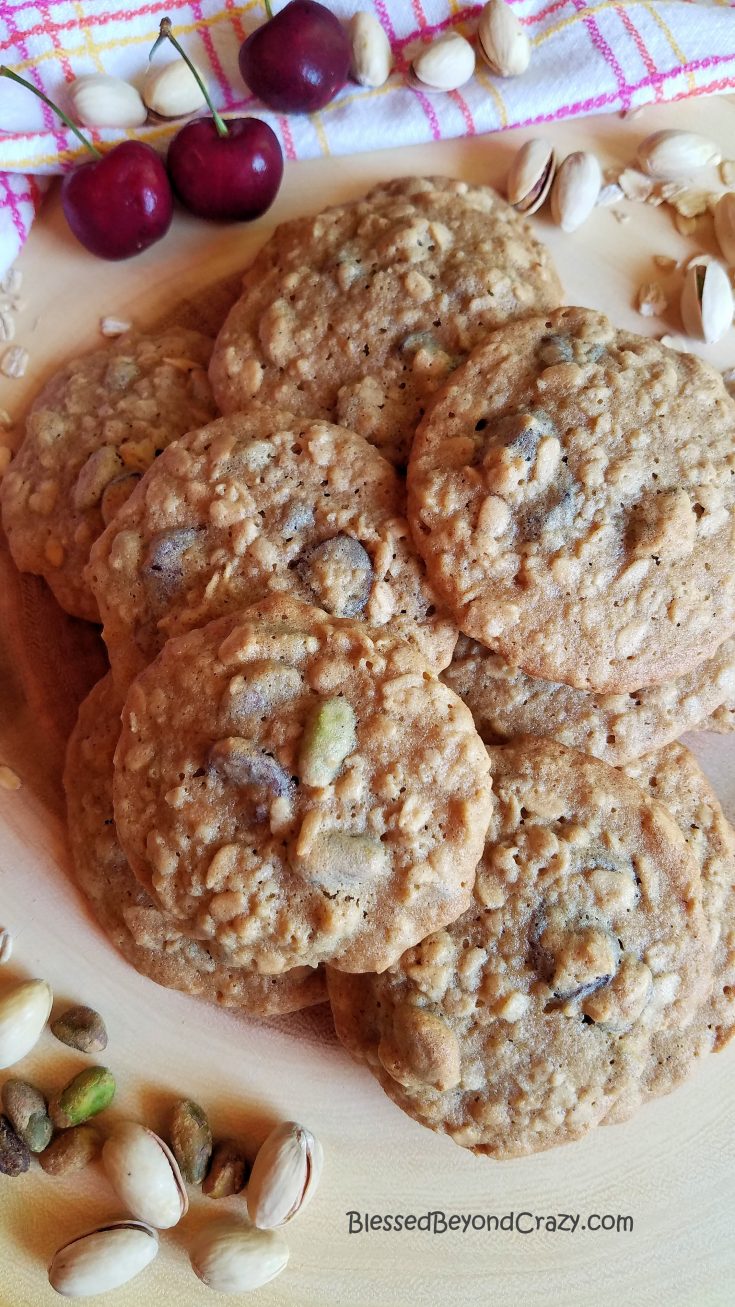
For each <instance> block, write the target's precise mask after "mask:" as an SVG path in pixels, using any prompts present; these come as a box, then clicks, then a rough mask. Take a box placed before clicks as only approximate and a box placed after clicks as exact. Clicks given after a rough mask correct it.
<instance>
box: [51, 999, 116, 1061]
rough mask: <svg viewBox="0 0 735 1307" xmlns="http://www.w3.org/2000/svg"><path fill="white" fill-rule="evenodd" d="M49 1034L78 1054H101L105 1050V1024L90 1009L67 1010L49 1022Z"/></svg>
mask: <svg viewBox="0 0 735 1307" xmlns="http://www.w3.org/2000/svg"><path fill="white" fill-rule="evenodd" d="M51 1033H52V1034H53V1035H55V1036H56V1038H57V1039H60V1040H61V1042H62V1044H67V1045H68V1046H69V1048H77V1049H78V1050H79V1052H80V1053H103V1052H104V1051H105V1049H106V1048H107V1030H106V1029H105V1023H104V1021H103V1020H102V1017H101V1016H100V1014H99V1012H95V1010H94V1008H92V1007H83V1006H81V1005H78V1006H77V1007H70V1008H67V1010H66V1012H62V1014H61V1016H60V1017H56V1019H55V1020H54V1021H52V1022H51Z"/></svg>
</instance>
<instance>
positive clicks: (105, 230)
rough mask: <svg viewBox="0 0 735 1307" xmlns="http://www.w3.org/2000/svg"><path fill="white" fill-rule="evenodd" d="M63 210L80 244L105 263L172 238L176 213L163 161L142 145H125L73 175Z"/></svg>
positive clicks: (66, 183) (63, 193) (64, 193)
mask: <svg viewBox="0 0 735 1307" xmlns="http://www.w3.org/2000/svg"><path fill="white" fill-rule="evenodd" d="M61 206H62V208H63V210H64V217H65V218H66V221H67V222H68V224H69V226H70V227H71V229H72V231H73V233H74V235H75V236H76V238H77V240H78V241H81V243H82V245H84V246H85V248H86V249H88V250H91V252H92V254H97V255H99V257H100V258H101V259H129V258H130V257H131V255H133V254H140V252H141V250H147V249H148V247H149V245H153V244H155V242H156V241H159V240H160V239H161V237H162V236H165V235H166V232H167V231H168V229H169V227H170V226H171V218H172V217H173V209H174V203H173V196H172V194H171V187H170V185H169V180H168V177H167V175H166V169H165V167H164V165H163V162H162V161H161V159H160V158H159V157H158V155H157V154H156V152H155V150H153V149H152V148H151V146H150V145H144V144H143V142H142V141H123V143H122V144H121V145H116V146H115V148H114V149H113V150H110V152H109V154H106V155H104V156H103V158H101V159H91V160H90V161H89V163H82V164H80V165H79V167H78V168H75V169H74V171H73V172H70V173H67V175H66V176H65V177H64V180H63V182H62V183H61Z"/></svg>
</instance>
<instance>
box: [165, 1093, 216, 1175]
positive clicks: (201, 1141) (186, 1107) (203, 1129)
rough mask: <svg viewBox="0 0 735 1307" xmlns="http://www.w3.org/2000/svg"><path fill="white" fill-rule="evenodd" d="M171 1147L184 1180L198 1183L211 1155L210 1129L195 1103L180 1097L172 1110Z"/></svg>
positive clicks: (201, 1109) (200, 1109)
mask: <svg viewBox="0 0 735 1307" xmlns="http://www.w3.org/2000/svg"><path fill="white" fill-rule="evenodd" d="M171 1150H172V1152H173V1155H174V1157H175V1158H176V1161H177V1162H178V1164H179V1170H180V1171H181V1174H182V1176H183V1177H184V1179H185V1180H186V1182H187V1184H201V1183H202V1180H203V1179H204V1177H205V1175H206V1174H207V1167H208V1166H209V1162H210V1158H211V1156H212V1131H211V1128H210V1125H209V1121H208V1120H207V1115H206V1113H205V1111H204V1109H203V1108H201V1107H200V1106H199V1104H198V1103H194V1102H193V1101H192V1100H191V1099H190V1098H182V1099H181V1100H180V1101H179V1102H178V1103H176V1105H175V1106H174V1110H173V1112H172V1114H171Z"/></svg>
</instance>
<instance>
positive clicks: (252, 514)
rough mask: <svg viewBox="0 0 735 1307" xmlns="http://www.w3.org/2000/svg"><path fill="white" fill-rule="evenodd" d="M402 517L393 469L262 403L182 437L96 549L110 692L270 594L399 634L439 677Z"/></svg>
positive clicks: (448, 625)
mask: <svg viewBox="0 0 735 1307" xmlns="http://www.w3.org/2000/svg"><path fill="white" fill-rule="evenodd" d="M404 514H405V491H404V488H403V485H402V483H401V481H400V478H399V476H398V474H397V472H396V470H395V468H393V467H392V466H391V465H390V463H388V462H386V460H385V459H384V458H382V457H381V455H380V454H379V453H378V451H377V450H376V449H374V448H373V446H372V445H369V444H368V442H367V441H366V440H364V439H363V438H362V436H358V435H355V433H354V432H351V431H346V430H345V429H344V428H342V427H336V426H332V425H330V424H329V423H326V422H314V421H311V420H308V419H304V418H297V417H294V416H293V415H292V414H289V413H280V412H277V411H275V410H271V409H267V408H264V407H260V408H253V409H251V410H249V411H248V412H247V413H233V414H231V415H230V416H229V417H225V418H220V419H219V420H218V421H217V422H213V423H211V424H210V425H209V426H206V427H204V428H202V429H201V430H199V431H193V432H190V433H189V435H187V436H184V437H183V438H182V439H181V440H179V441H178V442H177V444H176V446H175V447H173V448H171V449H167V450H165V451H164V453H163V454H162V455H161V457H160V458H159V459H157V460H156V463H155V466H154V467H152V468H150V469H149V471H148V473H147V475H146V476H145V477H144V479H143V481H142V482H141V484H140V486H138V488H137V489H136V491H135V492H134V493H133V494H132V495H131V497H130V499H129V500H128V501H127V503H126V504H125V506H124V508H123V509H122V510H121V511H120V512H119V513H118V515H117V517H116V518H115V521H114V522H113V523H112V524H111V525H110V526H109V527H108V529H107V530H106V531H105V533H104V535H103V536H102V537H101V539H100V540H98V541H97V544H96V545H95V546H94V549H93V550H92V556H91V561H90V566H89V570H88V576H89V579H90V583H91V585H92V589H93V590H94V593H95V595H96V597H97V602H98V604H99V608H100V613H101V615H102V620H103V622H104V636H105V640H106V642H107V646H108V649H109V653H110V661H111V663H112V670H113V675H114V676H115V681H116V684H117V685H118V688H119V689H120V690H121V691H124V690H125V689H126V688H127V686H128V685H129V684H130V682H131V680H132V679H133V677H134V676H135V675H136V674H137V673H138V672H139V671H140V670H141V669H142V668H143V667H144V666H145V665H146V664H147V663H149V662H150V661H151V660H152V659H153V658H154V657H155V655H156V654H157V653H158V651H159V650H160V649H161V647H162V645H163V644H164V642H165V640H166V639H168V638H169V637H170V636H174V635H181V634H183V633H184V632H186V631H189V630H192V629H194V628H195V627H197V626H203V625H204V624H205V623H206V622H207V621H210V620H212V619H213V618H215V617H220V616H222V615H224V614H225V613H231V612H234V611H236V610H237V609H241V608H245V607H247V606H248V605H249V604H251V603H254V602H256V601H257V600H259V599H262V598H264V597H265V596H266V595H267V594H269V593H284V594H288V595H291V596H293V597H294V598H297V599H303V600H304V601H306V602H309V603H316V604H318V605H319V606H320V607H321V608H323V609H325V610H326V611H327V612H330V613H333V614H334V615H335V616H338V617H357V618H359V619H360V620H361V621H365V622H368V623H370V624H374V625H376V626H385V627H390V629H391V630H392V631H394V632H396V631H400V632H401V633H403V634H404V635H405V636H406V638H408V639H410V640H413V641H415V643H416V644H417V645H418V646H419V647H420V648H421V649H422V651H423V652H424V653H425V654H426V656H427V658H428V660H429V661H430V662H431V663H432V664H433V665H434V666H436V667H437V668H441V667H445V666H446V665H447V663H448V661H449V659H450V657H451V653H452V649H453V648H454V644H455V641H456V638H457V631H456V627H455V626H454V623H453V622H452V621H451V620H450V619H449V618H448V617H447V616H446V615H445V614H443V613H442V612H441V611H440V610H439V608H438V606H437V603H436V600H435V597H434V595H433V593H432V591H431V588H430V587H429V584H428V582H427V580H426V576H425V570H424V565H423V563H422V562H421V560H420V559H419V557H418V555H417V554H416V552H415V550H414V547H413V541H412V539H411V534H410V531H409V529H408V523H407V522H406V519H405V515H404Z"/></svg>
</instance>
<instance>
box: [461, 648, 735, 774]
mask: <svg viewBox="0 0 735 1307" xmlns="http://www.w3.org/2000/svg"><path fill="white" fill-rule="evenodd" d="M442 680H443V681H445V682H446V684H447V685H448V686H449V687H450V689H452V690H454V692H455V694H458V695H459V697H460V699H463V700H464V702H465V703H466V704H467V707H468V708H469V710H470V712H471V713H472V716H473V717H474V719H475V726H476V727H477V729H478V731H479V733H480V735H481V736H482V738H483V740H484V741H485V743H486V744H501V743H502V742H503V741H504V740H512V739H513V738H514V737H515V736H517V735H527V734H528V735H546V736H548V737H549V738H550V739H553V740H558V741H559V743H560V744H568V745H570V746H571V747H572V748H576V749H582V750H584V752H585V753H592V754H594V755H595V757H597V758H602V759H603V760H604V761H605V762H609V763H610V764H611V765H612V766H613V767H619V766H621V765H622V764H623V763H626V762H629V761H631V760H632V759H634V758H639V757H640V756H641V755H642V754H644V753H650V752H652V751H653V750H654V749H660V748H662V747H663V746H664V745H665V744H668V743H670V741H671V740H675V739H676V738H677V737H678V736H679V735H682V734H683V733H684V731H693V730H707V729H712V727H709V726H707V725H706V723H705V722H704V720H703V719H704V718H705V717H706V716H707V714H708V713H709V712H711V711H712V709H713V705H714V704H716V703H717V702H721V700H722V699H723V697H724V696H726V695H728V694H733V693H735V640H726V641H725V642H724V644H721V645H720V647H719V649H716V650H715V652H714V654H713V655H712V657H711V658H708V659H707V660H706V661H705V662H703V663H700V664H699V665H698V666H697V667H695V668H694V669H693V671H691V672H688V673H687V674H686V675H685V676H680V677H679V678H678V680H675V681H664V682H663V684H661V685H651V686H647V687H645V688H644V689H642V690H631V691H629V693H627V694H596V693H595V692H594V691H592V690H576V689H574V687H573V686H571V685H563V684H561V683H559V682H556V683H555V682H553V681H542V680H539V679H538V678H537V677H534V676H527V675H526V673H525V672H522V671H520V670H519V668H517V667H512V666H511V665H510V664H509V663H507V662H506V661H505V659H504V658H503V657H502V656H501V654H499V653H494V652H493V651H492V650H491V649H487V648H486V647H485V645H482V644H479V643H478V641H476V640H469V639H468V638H467V636H464V635H461V636H460V637H459V640H458V642H457V647H456V649H455V651H454V654H453V656H452V661H451V664H450V665H449V667H448V668H447V669H446V671H445V672H444V673H443V675H442ZM719 711H721V710H719V709H718V710H717V712H719ZM715 715H716V714H715Z"/></svg>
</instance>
